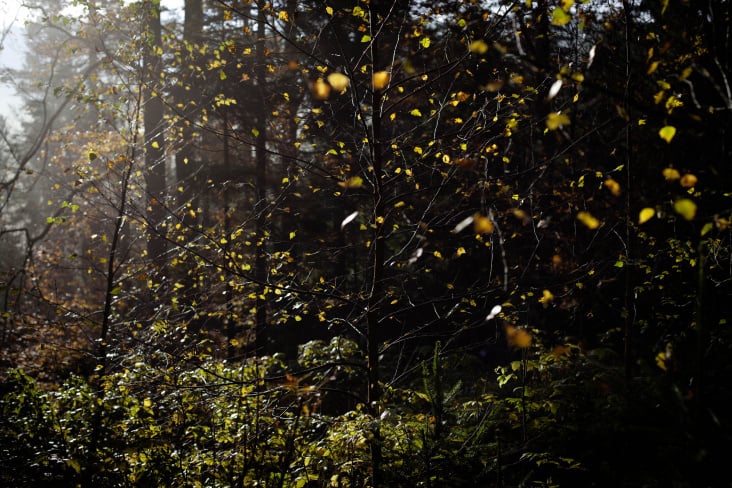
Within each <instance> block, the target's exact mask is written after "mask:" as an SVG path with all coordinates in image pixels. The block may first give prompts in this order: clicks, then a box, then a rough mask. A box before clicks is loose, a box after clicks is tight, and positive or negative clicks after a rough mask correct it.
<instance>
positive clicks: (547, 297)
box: [539, 289, 554, 303]
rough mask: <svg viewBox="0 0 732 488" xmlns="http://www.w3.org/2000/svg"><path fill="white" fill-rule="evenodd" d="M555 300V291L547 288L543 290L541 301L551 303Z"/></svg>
mask: <svg viewBox="0 0 732 488" xmlns="http://www.w3.org/2000/svg"><path fill="white" fill-rule="evenodd" d="M553 301H554V293H552V292H551V291H549V290H546V289H545V290H543V291H542V292H541V298H539V303H551V302H553Z"/></svg>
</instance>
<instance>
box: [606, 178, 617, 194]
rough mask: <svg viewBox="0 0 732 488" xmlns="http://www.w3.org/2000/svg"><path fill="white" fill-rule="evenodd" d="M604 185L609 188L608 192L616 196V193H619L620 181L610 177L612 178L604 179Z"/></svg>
mask: <svg viewBox="0 0 732 488" xmlns="http://www.w3.org/2000/svg"><path fill="white" fill-rule="evenodd" d="M605 186H606V187H607V189H608V190H610V193H612V194H613V195H615V196H616V197H617V196H618V195H620V183H618V182H617V181H615V180H614V179H612V178H608V179H606V180H605Z"/></svg>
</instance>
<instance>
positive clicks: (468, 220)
mask: <svg viewBox="0 0 732 488" xmlns="http://www.w3.org/2000/svg"><path fill="white" fill-rule="evenodd" d="M472 223H473V216H472V215H471V216H470V217H465V218H464V219H463V220H461V221H460V222H458V223H457V225H456V226H455V227H454V228H453V229H452V233H453V234H458V233H460V232H462V231H463V230H465V229H466V228H467V227H468V226H469V225H470V224H472Z"/></svg>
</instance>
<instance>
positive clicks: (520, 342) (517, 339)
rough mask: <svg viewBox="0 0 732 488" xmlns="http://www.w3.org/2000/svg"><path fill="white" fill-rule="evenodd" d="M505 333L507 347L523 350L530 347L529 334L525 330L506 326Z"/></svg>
mask: <svg viewBox="0 0 732 488" xmlns="http://www.w3.org/2000/svg"><path fill="white" fill-rule="evenodd" d="M505 331H506V342H508V345H509V346H511V347H518V348H520V349H525V348H527V347H529V346H530V345H531V334H529V333H528V332H527V331H526V329H520V328H518V327H514V326H513V325H507V326H506V327H505Z"/></svg>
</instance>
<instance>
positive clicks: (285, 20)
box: [277, 10, 290, 22]
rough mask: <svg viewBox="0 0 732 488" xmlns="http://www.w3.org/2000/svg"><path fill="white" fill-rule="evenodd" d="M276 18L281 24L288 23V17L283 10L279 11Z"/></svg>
mask: <svg viewBox="0 0 732 488" xmlns="http://www.w3.org/2000/svg"><path fill="white" fill-rule="evenodd" d="M277 17H278V18H279V19H280V20H282V21H283V22H289V21H290V16H289V15H287V12H286V11H285V10H280V12H279V13H278V14H277Z"/></svg>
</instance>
